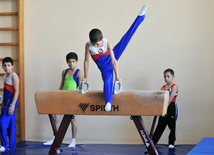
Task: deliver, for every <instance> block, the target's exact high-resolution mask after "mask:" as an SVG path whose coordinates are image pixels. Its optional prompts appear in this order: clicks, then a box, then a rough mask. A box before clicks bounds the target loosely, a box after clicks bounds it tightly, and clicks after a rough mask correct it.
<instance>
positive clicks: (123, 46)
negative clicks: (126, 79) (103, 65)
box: [113, 5, 148, 60]
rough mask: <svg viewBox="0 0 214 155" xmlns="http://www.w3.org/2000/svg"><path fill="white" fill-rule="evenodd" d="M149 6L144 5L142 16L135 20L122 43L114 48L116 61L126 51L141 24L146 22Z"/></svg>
mask: <svg viewBox="0 0 214 155" xmlns="http://www.w3.org/2000/svg"><path fill="white" fill-rule="evenodd" d="M147 7H148V6H147V5H144V6H143V7H142V9H141V11H140V14H139V15H138V16H137V18H136V19H135V21H134V23H133V24H132V25H131V27H130V28H129V30H128V31H127V32H126V34H125V35H124V36H123V37H122V38H121V40H120V42H119V43H118V44H117V45H115V47H114V48H113V51H114V56H115V59H116V60H118V59H119V58H120V56H121V55H122V53H123V52H124V50H125V49H126V47H127V45H128V43H129V41H130V40H131V38H132V36H133V35H134V33H135V31H136V30H137V28H138V27H139V26H140V24H141V23H142V22H143V21H144V18H145V12H146V9H147Z"/></svg>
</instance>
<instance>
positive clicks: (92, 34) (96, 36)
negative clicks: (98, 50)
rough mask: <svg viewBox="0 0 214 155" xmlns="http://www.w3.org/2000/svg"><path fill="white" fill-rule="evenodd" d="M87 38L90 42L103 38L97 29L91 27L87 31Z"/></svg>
mask: <svg viewBox="0 0 214 155" xmlns="http://www.w3.org/2000/svg"><path fill="white" fill-rule="evenodd" d="M89 39H90V41H91V43H96V42H97V41H100V40H102V39H103V34H102V32H101V31H100V30H99V29H92V30H91V31H90V32H89Z"/></svg>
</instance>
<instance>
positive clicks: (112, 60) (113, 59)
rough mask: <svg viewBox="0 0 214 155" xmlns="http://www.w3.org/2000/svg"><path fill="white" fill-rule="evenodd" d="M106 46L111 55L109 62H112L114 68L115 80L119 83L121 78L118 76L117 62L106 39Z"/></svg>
mask: <svg viewBox="0 0 214 155" xmlns="http://www.w3.org/2000/svg"><path fill="white" fill-rule="evenodd" d="M107 46H108V51H109V54H110V57H111V63H112V66H113V68H114V73H115V81H119V83H120V82H121V81H122V80H121V79H120V76H119V70H118V63H117V60H116V59H115V57H114V52H113V50H112V45H111V43H110V41H108V43H107Z"/></svg>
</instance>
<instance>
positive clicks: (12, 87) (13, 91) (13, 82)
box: [0, 57, 19, 152]
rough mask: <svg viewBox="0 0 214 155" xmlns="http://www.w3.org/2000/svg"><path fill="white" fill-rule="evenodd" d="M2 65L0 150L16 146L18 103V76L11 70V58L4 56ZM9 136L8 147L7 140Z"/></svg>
mask: <svg viewBox="0 0 214 155" xmlns="http://www.w3.org/2000/svg"><path fill="white" fill-rule="evenodd" d="M2 67H3V69H4V71H5V72H6V74H5V75H4V96H3V97H4V98H3V108H2V110H1V115H0V138H1V144H2V146H1V147H0V152H4V151H7V150H9V149H15V148H16V122H15V109H16V106H17V105H18V96H19V77H18V75H17V74H16V73H15V72H13V60H12V59H11V58H10V57H6V58H4V59H3V61H2ZM7 134H8V136H9V147H8V142H7Z"/></svg>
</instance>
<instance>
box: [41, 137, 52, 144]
mask: <svg viewBox="0 0 214 155" xmlns="http://www.w3.org/2000/svg"><path fill="white" fill-rule="evenodd" d="M54 139H55V136H53V139H52V140H49V141H47V142H46V143H43V144H44V145H52V144H53V141H54Z"/></svg>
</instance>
